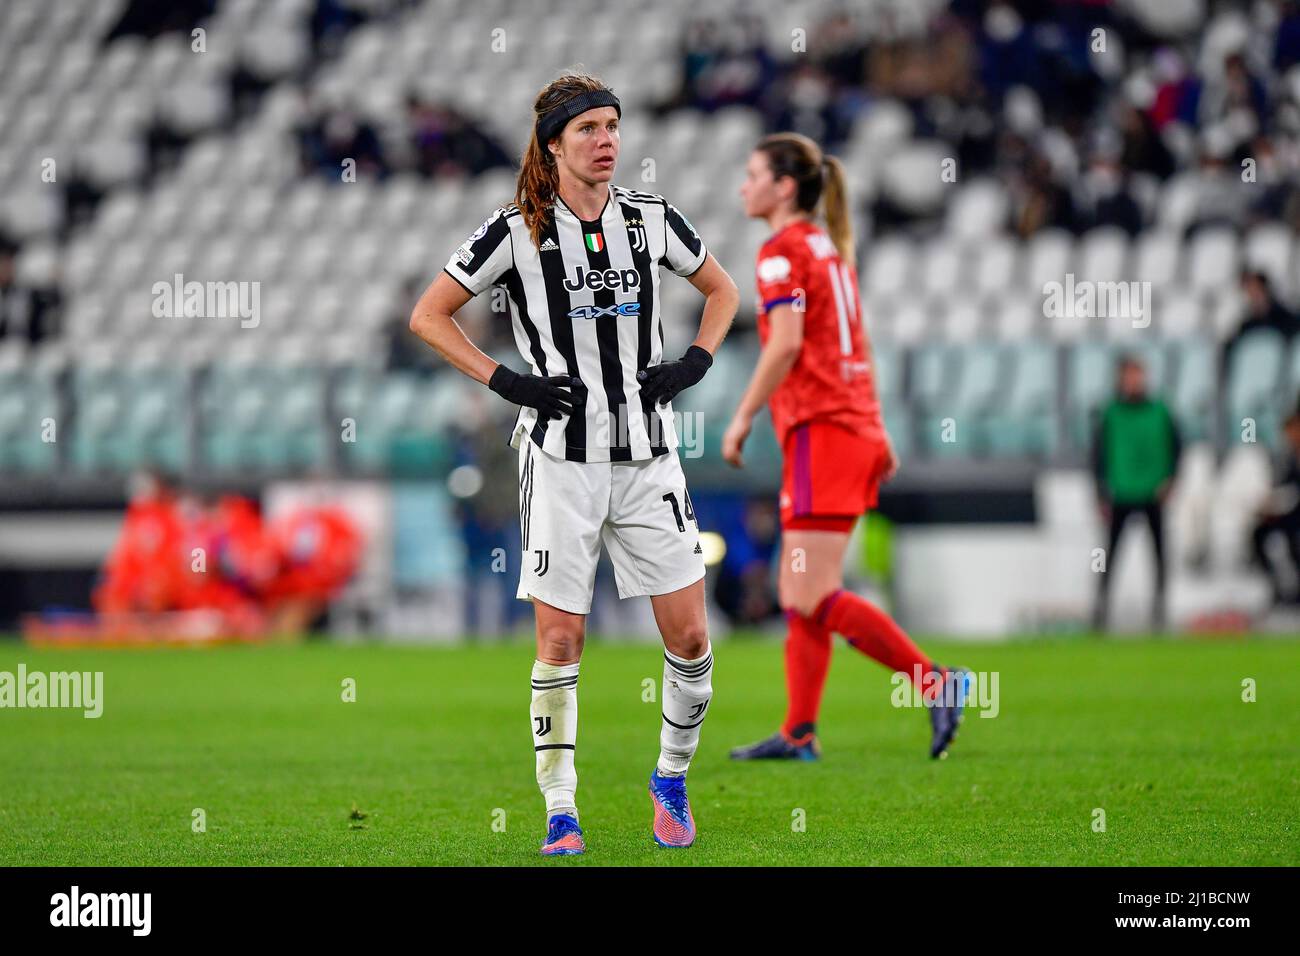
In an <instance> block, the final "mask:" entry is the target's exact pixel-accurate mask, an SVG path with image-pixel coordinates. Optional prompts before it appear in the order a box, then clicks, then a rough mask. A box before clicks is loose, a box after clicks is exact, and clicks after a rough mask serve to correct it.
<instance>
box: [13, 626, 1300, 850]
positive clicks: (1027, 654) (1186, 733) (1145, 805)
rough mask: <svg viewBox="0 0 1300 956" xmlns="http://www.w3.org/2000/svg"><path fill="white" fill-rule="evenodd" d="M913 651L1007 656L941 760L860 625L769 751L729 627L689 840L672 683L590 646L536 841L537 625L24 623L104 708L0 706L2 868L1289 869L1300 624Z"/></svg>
mask: <svg viewBox="0 0 1300 956" xmlns="http://www.w3.org/2000/svg"><path fill="white" fill-rule="evenodd" d="M923 645H924V646H925V647H927V648H928V649H930V650H931V651H932V652H933V653H934V654H935V656H936V657H937V658H938V659H939V660H943V661H945V662H952V663H962V664H966V665H968V666H970V667H972V668H975V669H977V670H985V671H997V672H998V673H999V680H1000V684H999V691H1000V701H999V703H1000V709H1001V712H1000V714H999V715H998V716H997V717H996V718H993V719H987V718H980V717H978V716H975V715H974V714H972V715H970V716H969V717H968V719H967V721H966V722H965V724H964V725H963V729H962V732H961V735H960V737H959V738H958V740H957V742H956V744H955V746H954V748H953V752H952V755H951V758H950V759H948V760H945V761H931V760H930V759H928V757H927V756H926V746H927V743H928V740H929V725H928V721H927V719H926V715H925V713H924V711H922V710H911V709H898V708H894V707H892V706H891V705H890V700H889V698H890V690H891V686H890V683H889V675H888V674H886V673H885V671H884V670H883V669H882V668H880V667H878V666H877V665H875V664H873V663H872V662H870V661H867V660H866V659H864V658H861V657H859V656H857V655H856V654H855V653H854V652H853V651H852V650H851V649H849V648H847V647H844V646H843V645H842V644H841V646H839V647H838V648H837V650H836V653H835V659H834V662H833V664H832V669H831V675H830V680H829V682H828V686H827V690H826V698H825V704H824V709H823V714H822V722H821V735H822V743H823V747H824V750H825V753H824V758H823V760H822V761H821V762H820V763H818V764H778V765H773V764H733V763H731V762H729V761H728V760H727V759H726V753H727V750H728V748H729V747H731V746H733V745H735V744H740V743H746V742H749V741H752V740H754V739H756V738H758V737H760V736H763V735H766V734H767V733H769V732H771V731H772V730H773V729H774V728H775V726H776V725H777V723H778V720H779V717H780V715H781V710H782V702H783V693H784V692H783V683H782V673H781V651H780V645H779V644H778V643H776V642H774V641H771V640H766V641H763V640H755V639H748V640H745V639H740V640H738V639H734V638H733V639H732V640H728V641H725V642H719V643H718V644H717V646H716V648H715V653H716V661H717V664H716V671H715V676H714V692H715V700H714V705H713V707H712V708H711V709H710V712H709V718H708V720H707V722H706V723H705V725H704V730H703V740H702V743H701V747H700V751H699V754H698V755H697V757H696V761H695V764H694V766H693V767H692V769H691V774H690V794H691V802H692V806H693V808H694V810H695V815H696V820H697V824H698V827H699V834H700V835H699V839H698V842H697V844H696V846H695V847H693V848H691V849H688V850H662V849H659V848H657V847H655V846H654V845H653V844H652V842H651V838H650V815H651V810H650V800H649V797H648V796H647V794H646V778H647V776H648V775H649V773H650V770H651V767H652V765H653V763H654V758H655V755H656V754H657V750H658V732H659V709H658V705H657V704H655V703H649V702H644V701H643V700H642V696H643V681H644V680H645V679H646V678H650V679H651V681H652V683H653V686H654V688H655V693H656V696H657V695H658V685H659V681H660V677H661V673H662V655H661V654H660V653H659V652H658V650H657V649H656V648H655V647H654V646H651V645H627V644H600V643H595V642H593V643H591V644H590V645H589V647H588V650H587V653H586V657H585V659H584V661H583V668H582V679H581V683H580V685H579V711H580V719H581V723H580V730H579V735H578V751H577V759H578V771H579V788H578V802H579V804H580V807H581V811H582V823H583V826H584V829H585V830H586V834H587V842H588V854H587V856H586V857H584V858H581V859H560V860H542V859H540V858H539V857H538V856H537V845H538V843H539V841H540V838H541V836H542V830H543V823H544V821H543V808H542V803H541V798H540V796H539V794H538V793H537V790H536V784H535V782H534V779H533V755H532V750H531V746H530V742H529V739H530V738H529V718H528V695H529V690H528V674H529V668H530V665H531V661H532V656H533V655H532V650H531V648H530V647H529V646H527V645H523V644H511V645H492V646H468V647H459V648H445V649H444V648H430V649H424V648H410V647H386V646H374V645H367V646H337V645H309V646H302V647H288V646H278V647H263V648H227V649H213V650H202V651H187V650H162V651H116V652H108V651H101V652H90V651H35V650H31V649H29V648H26V647H24V646H22V645H20V644H17V643H14V642H10V641H5V642H3V643H0V670H7V671H11V672H13V671H16V669H17V665H18V663H19V662H22V663H24V664H25V665H26V667H27V669H28V671H29V672H31V671H37V670H40V671H47V672H48V671H66V670H92V671H94V670H100V671H103V672H104V698H105V705H104V714H103V716H102V717H101V718H99V719H98V720H88V719H85V718H84V717H83V716H82V715H81V713H80V712H78V711H68V710H8V709H5V710H0V779H2V780H3V781H4V787H3V796H2V797H0V865H28V864H42V865H81V864H84V865H136V864H162V865H202V864H216V865H221V864H226V865H229V864H236V865H245V864H252V865H262V864H308V865H331V866H332V865H370V864H455V865H466V864H468V865H493V866H496V865H514V864H524V865H545V866H575V865H576V866H583V865H593V864H595V865H600V864H605V865H609V864H637V865H690V864H705V865H707V864H739V865H750V864H790V865H805V864H921V865H962V864H992V865H1000V864H1029V865H1040V864H1066V865H1073V864H1084V865H1091V864H1098V865H1107V864H1154V865H1159V864H1175V865H1179V864H1197V865H1199V864H1223V865H1238V864H1284V865H1296V864H1298V863H1300V830H1298V828H1297V810H1298V809H1300V642H1297V641H1295V640H1290V639H1286V640H1280V639H1257V640H1250V641H1244V642H1222V643H1215V642H1196V641H1160V640H1151V641H1116V642H1099V641H1092V640H1088V639H1068V640H1066V639H1056V640H1046V641H1037V642H1032V643H1031V642H1025V643H1018V642H1017V643H1009V644H999V645H975V646H972V645H966V644H960V645H959V644H955V643H951V642H940V641H935V640H925V641H923ZM345 678H353V679H355V681H356V694H357V699H356V702H355V703H345V702H344V701H343V700H342V699H341V698H342V683H343V681H344V679H345ZM1244 678H1253V679H1254V680H1255V681H1256V682H1257V697H1258V699H1257V701H1256V702H1254V703H1246V702H1243V700H1242V681H1243V679H1244ZM354 806H355V807H356V808H357V809H358V810H359V811H360V813H362V814H364V818H362V819H353V818H352V810H353V808H354ZM1095 808H1101V809H1103V810H1104V811H1105V824H1106V829H1105V832H1094V828H1093V821H1094V809H1095ZM195 809H202V810H203V812H204V814H205V816H206V832H202V833H196V832H194V831H193V828H192V812H193V811H194V810H195ZM800 811H802V812H801V813H800ZM799 819H802V820H803V821H804V824H803V827H802V828H799V827H797V826H795V824H796V823H797V821H798V820H799ZM502 821H504V830H502V829H501V823H502ZM494 822H495V823H496V827H495V828H494Z"/></svg>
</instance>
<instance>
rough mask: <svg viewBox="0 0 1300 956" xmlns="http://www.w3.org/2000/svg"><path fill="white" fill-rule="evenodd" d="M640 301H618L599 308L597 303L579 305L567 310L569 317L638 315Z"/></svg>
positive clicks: (589, 317) (593, 317) (592, 317)
mask: <svg viewBox="0 0 1300 956" xmlns="http://www.w3.org/2000/svg"><path fill="white" fill-rule="evenodd" d="M640 314H641V303H640V302H620V303H619V304H618V305H611V306H608V307H606V308H603V309H602V308H601V307H600V306H598V305H580V306H578V307H577V308H576V309H570V310H569V318H571V319H599V318H600V317H601V316H602V315H610V316H615V317H617V316H620V315H640Z"/></svg>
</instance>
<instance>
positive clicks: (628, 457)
mask: <svg viewBox="0 0 1300 956" xmlns="http://www.w3.org/2000/svg"><path fill="white" fill-rule="evenodd" d="M705 255H706V250H705V248H704V242H703V241H702V240H701V239H700V237H699V235H698V234H697V233H696V232H695V228H694V227H693V226H692V225H691V224H690V222H688V221H687V219H686V218H685V217H684V216H683V215H682V214H681V213H680V212H678V211H677V209H676V208H675V207H673V206H672V205H671V204H670V203H668V201H667V200H665V199H664V198H663V197H662V196H659V195H655V194H653V193H643V192H636V191H633V190H630V189H624V188H622V187H619V186H611V187H610V192H609V198H608V200H607V201H606V203H605V208H604V210H603V212H602V213H601V215H600V218H599V219H596V220H593V221H591V222H586V221H584V220H582V219H579V218H578V216H577V215H576V214H575V213H574V212H573V211H572V210H571V209H569V207H568V206H567V205H565V203H564V201H563V200H560V199H557V200H556V203H555V206H554V210H553V215H552V217H551V221H550V222H549V223H548V224H547V226H546V228H545V229H544V230H543V231H542V236H541V244H540V247H539V246H537V245H534V244H533V240H532V237H531V236H530V235H529V232H528V227H527V226H526V225H525V224H524V219H523V215H522V214H521V213H520V211H519V208H518V207H517V206H515V204H514V203H510V204H508V205H506V206H503V207H502V208H500V209H498V210H497V211H496V212H494V213H493V214H492V216H491V217H490V218H489V219H488V220H487V222H485V223H483V225H482V226H480V227H479V228H478V229H477V230H476V231H475V232H474V234H473V235H471V236H470V237H469V238H468V239H466V240H465V242H464V244H462V245H461V246H460V248H458V249H457V250H456V251H455V252H454V253H453V254H452V256H451V259H450V260H449V261H448V262H447V265H446V271H447V273H448V274H449V275H450V276H451V277H452V278H453V279H455V280H456V281H457V282H459V283H460V284H461V285H462V286H464V287H465V290H466V291H467V292H469V293H470V294H471V295H478V294H479V293H480V292H483V291H485V290H486V289H487V288H488V287H490V286H492V285H495V284H500V285H502V286H504V288H505V290H506V293H507V298H508V301H509V305H510V316H511V320H512V323H513V326H514V334H515V344H516V345H517V346H518V348H519V354H520V355H522V356H523V357H524V360H525V361H527V362H528V363H529V364H530V365H531V366H532V371H533V374H535V375H571V376H575V377H577V378H578V379H580V380H581V382H582V389H583V390H584V394H585V397H586V401H585V403H584V404H583V405H581V406H579V407H576V408H575V409H574V412H573V414H572V415H567V416H565V417H563V418H559V419H552V420H539V416H538V414H537V410H536V409H533V408H523V409H521V410H520V413H519V417H518V419H517V420H516V422H515V427H514V431H513V432H512V434H511V437H510V444H511V445H512V446H514V447H516V448H518V447H519V444H520V441H521V440H522V438H523V436H524V435H528V436H531V438H532V440H533V441H534V442H536V443H537V445H538V446H540V447H541V448H542V449H543V450H544V451H546V452H547V453H548V454H551V455H554V456H556V457H557V458H564V459H567V460H569V461H591V462H596V461H640V460H643V459H647V458H651V457H653V456H655V455H663V454H667V452H668V451H669V450H670V449H672V448H675V447H677V443H678V439H677V432H676V429H675V428H674V426H673V416H672V406H671V404H669V405H664V406H660V407H657V408H656V407H652V405H651V403H650V402H648V401H643V400H642V398H641V389H640V385H639V384H638V382H637V380H636V373H637V371H638V370H639V369H643V368H646V367H648V366H651V365H657V364H658V363H659V362H660V361H661V359H662V356H663V328H662V326H661V324H660V314H659V266H660V265H661V264H662V265H664V266H667V267H668V268H669V269H671V270H672V271H673V272H675V273H676V274H677V275H680V276H689V275H691V274H692V273H694V272H695V271H696V270H698V269H699V268H700V266H702V265H703V264H704V259H705Z"/></svg>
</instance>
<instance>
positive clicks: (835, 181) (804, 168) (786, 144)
mask: <svg viewBox="0 0 1300 956" xmlns="http://www.w3.org/2000/svg"><path fill="white" fill-rule="evenodd" d="M755 149H757V150H758V151H759V152H761V153H763V154H764V155H766V156H767V162H768V165H769V166H770V167H771V168H772V178H773V179H779V178H781V177H782V176H789V177H790V178H791V179H793V180H794V182H795V194H794V201H795V207H796V208H797V209H799V210H800V211H801V212H806V213H810V214H812V215H817V214H819V213H820V214H821V215H822V216H823V217H824V218H825V220H826V232H827V233H828V234H829V235H830V237H831V241H832V242H833V243H835V251H836V252H838V253H839V254H840V258H841V259H843V260H844V261H845V262H848V263H853V264H856V263H857V256H856V252H855V250H854V244H853V220H852V217H850V215H849V194H848V185H847V183H846V181H845V177H844V164H843V163H841V162H840V161H839V160H838V159H836V158H835V157H834V156H830V155H828V154H826V153H823V152H822V149H821V147H820V146H818V145H817V144H816V143H815V142H813V141H812V140H811V139H809V138H808V137H807V136H804V135H802V134H801V133H773V134H772V135H770V136H765V137H763V138H762V139H761V140H759V143H758V146H756V147H755Z"/></svg>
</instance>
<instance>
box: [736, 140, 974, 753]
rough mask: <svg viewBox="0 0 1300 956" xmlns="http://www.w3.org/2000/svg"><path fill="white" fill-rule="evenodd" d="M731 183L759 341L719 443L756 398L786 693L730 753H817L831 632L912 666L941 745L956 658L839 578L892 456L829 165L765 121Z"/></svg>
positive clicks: (744, 432)
mask: <svg viewBox="0 0 1300 956" xmlns="http://www.w3.org/2000/svg"><path fill="white" fill-rule="evenodd" d="M741 197H742V199H743V201H744V204H745V212H746V214H747V215H748V216H750V217H751V218H755V219H763V220H765V221H766V222H767V224H768V226H769V227H770V228H771V230H772V235H771V237H770V238H769V239H768V240H767V241H766V242H765V243H764V244H763V246H762V248H761V249H760V250H759V253H758V265H757V279H758V299H759V307H758V331H759V339H760V340H761V342H762V343H763V350H762V355H761V356H760V358H759V361H758V365H757V367H756V368H755V369H754V374H753V376H752V377H751V379H750V382H749V386H748V387H747V388H746V390H745V393H744V395H743V396H742V397H741V400H740V404H739V406H738V407H737V409H736V413H735V415H734V417H733V418H732V421H731V424H730V425H729V426H728V428H727V431H726V433H725V434H724V436H723V440H722V455H723V457H724V458H725V459H726V460H727V461H728V462H729V463H730V464H732V465H734V466H736V467H741V465H742V459H741V451H742V448H743V446H744V443H745V439H746V438H747V437H748V435H749V432H750V429H751V427H752V423H753V419H754V416H755V415H756V414H757V413H758V411H759V410H760V409H761V408H762V407H763V406H764V405H765V404H766V405H768V406H769V408H770V410H771V414H772V425H773V427H774V428H775V430H776V436H777V441H778V442H779V443H780V446H781V450H782V456H783V469H782V484H781V502H780V503H781V529H782V535H781V538H782V541H781V570H780V583H779V592H780V601H781V607H782V608H783V609H784V610H785V615H786V621H787V623H788V636H787V638H786V645H785V671H786V689H787V693H788V705H789V706H788V710H787V712H786V719H785V723H784V724H783V725H782V727H781V729H780V731H778V732H777V733H775V734H773V735H772V736H771V737H769V738H767V739H766V740H762V741H759V742H758V743H756V744H752V745H750V746H748V747H741V748H738V749H736V750H733V751H732V753H731V756H732V757H733V758H734V759H737V760H755V759H803V760H813V759H816V758H817V757H818V756H819V754H820V747H819V745H818V743H817V736H816V721H817V713H818V710H819V708H820V705H821V696H822V688H823V686H824V685H825V681H826V672H827V670H828V668H829V667H830V655H831V633H832V632H837V633H839V634H842V635H843V636H844V637H845V638H847V639H848V642H849V644H850V645H851V646H853V647H854V648H856V649H857V650H859V651H861V652H862V653H863V654H866V655H867V656H868V657H871V658H873V659H874V660H877V661H879V662H880V663H881V664H884V665H885V666H886V667H888V668H889V669H890V670H893V671H902V672H904V673H905V674H907V675H908V677H909V678H912V679H913V680H916V678H917V677H918V676H920V678H921V690H922V694H923V700H924V702H925V705H926V708H927V710H928V711H929V714H930V720H931V727H932V732H933V733H932V739H931V745H930V755H931V756H932V757H940V756H944V755H945V754H946V753H947V749H948V745H949V744H950V743H951V742H952V739H953V737H954V736H955V735H956V732H957V725H958V723H959V722H960V720H961V710H962V705H963V703H964V699H965V688H966V681H967V675H966V672H964V671H962V670H959V669H954V670H952V671H950V670H948V669H947V668H944V667H941V666H940V665H938V664H936V663H935V662H934V661H932V660H931V659H930V658H929V657H927V656H926V655H925V654H924V653H922V651H921V649H920V648H918V647H917V646H916V644H915V643H913V641H912V640H911V638H909V637H908V636H907V634H906V633H904V632H903V630H902V629H901V628H900V627H899V626H898V625H897V624H896V623H895V622H894V621H893V620H892V619H891V618H890V617H889V616H888V615H887V614H885V613H884V612H883V611H882V610H880V609H879V608H878V607H876V606H875V605H874V604H872V603H870V602H869V601H866V600H865V599H863V598H861V597H859V596H858V595H856V594H853V593H851V592H849V591H846V590H844V588H843V564H844V552H845V549H846V547H847V546H848V541H849V534H850V532H851V531H852V530H853V526H854V524H855V523H856V522H857V519H858V516H859V515H861V514H862V513H863V512H865V511H867V510H869V509H871V508H874V507H875V506H876V496H877V491H878V488H879V485H880V483H881V482H883V481H886V480H888V479H889V478H890V477H892V476H893V474H894V472H895V471H896V470H897V469H898V459H897V457H896V456H895V454H894V449H893V446H892V444H891V443H890V441H889V436H888V434H886V432H885V427H884V423H883V421H882V419H881V414H880V403H879V401H878V399H877V396H876V386H875V378H874V375H873V372H872V358H871V350H870V344H869V342H868V341H867V335H866V329H865V327H864V325H863V320H862V315H861V307H860V304H859V301H858V279H857V270H856V268H855V266H854V262H855V255H854V249H853V231H852V226H851V223H850V218H849V207H848V197H847V195H846V191H845V182H844V171H843V167H841V165H840V163H839V161H838V160H837V159H835V158H834V157H832V156H826V155H824V154H823V153H822V150H821V149H820V148H819V147H818V146H817V144H816V143H814V142H813V141H812V140H810V139H808V138H807V137H805V136H801V135H799V134H795V133H777V134H774V135H771V136H768V137H766V138H764V139H763V140H762V141H761V142H760V143H759V144H758V146H757V148H755V150H754V151H753V153H751V154H750V157H749V161H748V163H747V165H746V177H745V182H744V185H743V186H742V187H741ZM819 211H821V212H822V213H823V215H824V219H825V226H824V227H823V226H822V225H820V224H819V223H818V222H817V218H818V216H817V214H818V212H819Z"/></svg>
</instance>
